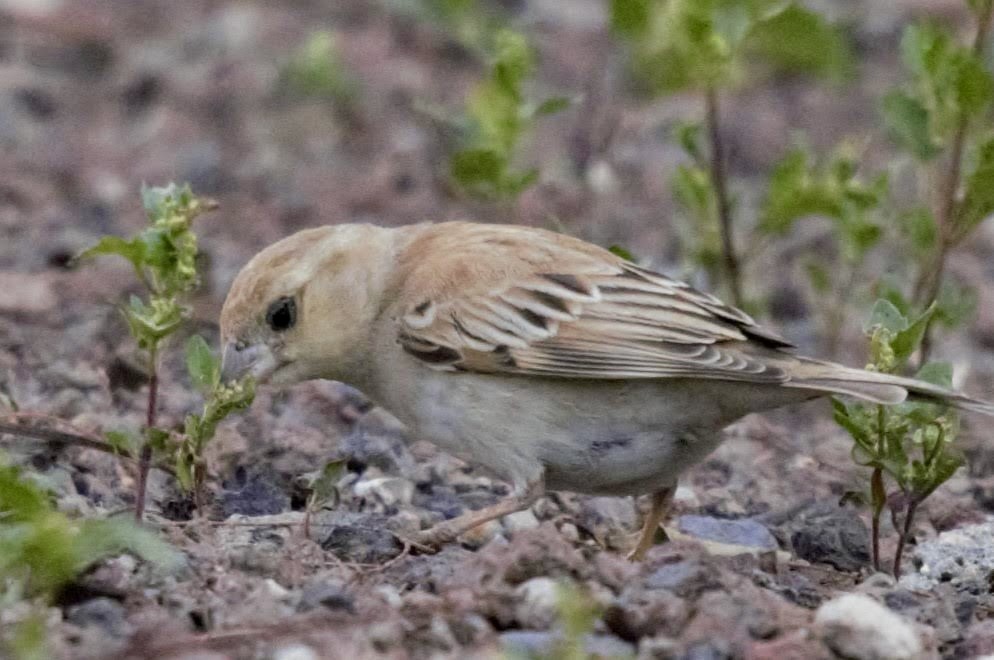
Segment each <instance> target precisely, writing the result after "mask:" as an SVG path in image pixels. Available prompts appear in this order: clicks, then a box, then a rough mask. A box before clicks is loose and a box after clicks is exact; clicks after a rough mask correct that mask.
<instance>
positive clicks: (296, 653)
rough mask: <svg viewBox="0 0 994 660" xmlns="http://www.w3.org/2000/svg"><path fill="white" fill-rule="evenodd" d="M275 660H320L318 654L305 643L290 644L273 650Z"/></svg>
mask: <svg viewBox="0 0 994 660" xmlns="http://www.w3.org/2000/svg"><path fill="white" fill-rule="evenodd" d="M273 660H318V655H317V654H316V653H315V652H314V649H312V648H311V647H309V646H305V645H304V644H288V645H286V646H281V647H279V648H278V649H276V650H275V651H274V652H273Z"/></svg>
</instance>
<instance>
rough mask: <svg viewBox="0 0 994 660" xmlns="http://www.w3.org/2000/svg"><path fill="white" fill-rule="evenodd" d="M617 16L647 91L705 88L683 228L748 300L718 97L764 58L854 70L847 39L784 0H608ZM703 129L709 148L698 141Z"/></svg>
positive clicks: (806, 67)
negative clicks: (686, 226) (688, 221)
mask: <svg viewBox="0 0 994 660" xmlns="http://www.w3.org/2000/svg"><path fill="white" fill-rule="evenodd" d="M610 15H611V25H612V28H613V29H614V31H615V33H616V34H618V35H619V36H621V37H622V38H623V39H624V40H625V42H626V43H627V44H628V46H629V50H630V55H631V57H630V69H631V71H632V74H633V77H634V78H635V80H636V81H637V82H638V83H639V85H640V86H641V88H642V89H643V90H644V91H645V92H646V93H648V94H650V95H653V96H656V95H665V94H671V93H674V92H685V91H696V92H698V93H699V94H701V97H702V100H703V105H704V118H703V122H702V126H696V125H692V127H691V128H689V129H688V128H686V127H684V128H682V129H681V130H680V131H679V134H680V138H681V139H680V142H681V144H682V145H683V146H684V148H685V149H686V150H687V152H688V154H689V155H690V157H691V164H689V165H686V166H683V167H682V168H681V169H680V170H678V172H677V174H676V177H675V181H674V187H675V191H676V195H677V199H678V201H680V202H681V203H682V204H683V206H684V208H685V210H686V211H687V212H688V214H689V215H690V216H691V218H692V221H693V223H692V224H693V228H692V229H690V230H689V231H687V232H685V234H703V235H704V237H705V239H704V240H703V241H697V244H698V247H696V248H694V249H693V254H692V258H696V259H704V261H703V263H701V262H698V263H699V264H700V265H704V266H706V267H707V268H708V269H709V270H711V271H715V270H717V269H716V268H715V266H716V265H717V263H718V262H719V261H720V264H721V272H722V274H723V281H724V285H725V286H726V288H727V289H728V292H729V294H730V295H731V297H732V299H733V301H734V302H735V303H736V304H737V305H740V306H741V305H742V304H743V303H744V299H743V292H742V283H741V264H740V255H739V252H738V249H737V247H736V240H735V231H734V228H733V224H734V223H733V215H734V199H733V198H732V196H731V193H730V190H729V181H728V174H727V164H726V154H725V151H726V149H725V145H724V141H723V139H722V133H721V116H720V115H721V108H720V94H721V93H722V92H723V91H726V90H729V89H734V88H736V87H738V86H739V85H741V84H742V83H743V82H744V81H745V80H747V79H748V78H749V77H750V75H752V76H754V75H755V73H754V70H755V69H756V68H757V67H756V66H755V65H756V64H758V63H762V64H763V65H764V66H765V67H766V68H768V69H773V70H792V71H802V72H807V73H812V74H818V75H829V76H834V77H836V78H841V77H843V76H844V75H845V74H846V73H847V72H848V70H849V69H850V67H851V56H850V53H849V49H848V46H847V44H846V41H845V40H844V39H843V38H842V36H841V33H840V32H839V31H838V30H836V29H835V28H834V27H832V26H830V25H829V24H827V23H826V22H825V21H824V20H823V19H822V18H821V16H820V15H818V14H816V13H814V12H811V11H810V10H808V9H805V8H804V7H803V6H801V5H800V4H798V3H796V2H789V1H784V0H610ZM702 127H703V128H702ZM702 131H706V134H707V139H706V142H707V149H704V148H703V147H702V146H701V145H700V142H701V141H700V140H698V138H697V135H698V134H699V133H700V132H702ZM700 246H703V248H701V247H700Z"/></svg>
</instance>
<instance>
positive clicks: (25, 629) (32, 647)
mask: <svg viewBox="0 0 994 660" xmlns="http://www.w3.org/2000/svg"><path fill="white" fill-rule="evenodd" d="M53 501H54V498H53V496H52V494H51V493H49V492H47V491H46V490H44V489H43V488H42V487H41V486H39V485H38V484H36V483H35V482H33V481H32V480H30V479H29V478H27V477H26V476H25V475H23V474H21V472H20V470H19V469H18V468H17V467H14V466H11V465H8V464H7V463H6V462H5V461H4V460H3V456H2V455H0V610H3V609H4V608H7V607H10V606H11V605H13V604H15V603H17V602H19V601H22V600H24V599H30V601H31V602H32V606H31V607H30V608H26V609H25V608H21V609H20V610H18V611H19V612H21V615H20V618H19V620H18V621H17V622H16V624H15V625H9V626H5V627H3V628H2V629H0V644H2V645H3V646H5V647H7V648H8V649H9V650H10V651H11V653H12V654H13V655H14V656H15V657H18V658H45V657H48V654H47V652H46V649H45V623H44V608H45V607H46V606H48V605H50V604H51V603H52V602H53V601H54V600H55V599H56V597H57V596H58V595H59V592H60V591H61V590H62V589H63V588H64V587H65V586H67V585H68V584H70V583H72V582H73V581H74V580H76V579H77V578H78V577H79V575H80V574H81V573H82V572H83V571H84V570H86V569H87V568H89V567H90V566H92V565H93V564H94V563H96V562H98V561H100V560H101V559H103V558H105V557H109V556H112V555H116V554H119V553H122V552H130V553H133V554H135V555H137V556H139V557H142V558H144V559H146V560H149V561H153V562H155V563H158V564H161V565H168V564H175V563H176V562H177V561H178V559H179V557H178V555H177V554H176V552H175V551H174V550H172V549H171V548H170V547H169V546H168V545H167V544H166V543H164V542H163V541H161V540H159V539H158V538H156V537H155V536H154V535H152V534H151V533H149V532H147V531H145V530H142V529H140V528H139V527H137V526H136V525H135V524H134V523H132V522H131V521H130V520H122V519H117V518H105V519H89V520H72V519H70V518H69V517H67V516H66V515H65V514H63V513H60V512H59V511H58V510H56V508H55V506H54V504H53ZM10 616H11V617H14V616H15V614H14V613H13V610H11V614H10ZM7 620H8V619H7V617H6V616H5V617H4V621H7Z"/></svg>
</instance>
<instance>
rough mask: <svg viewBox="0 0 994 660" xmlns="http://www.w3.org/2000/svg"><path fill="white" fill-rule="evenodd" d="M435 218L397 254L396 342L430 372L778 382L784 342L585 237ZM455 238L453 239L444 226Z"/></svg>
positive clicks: (710, 299)
mask: <svg viewBox="0 0 994 660" xmlns="http://www.w3.org/2000/svg"><path fill="white" fill-rule="evenodd" d="M451 229H452V228H451V227H450V226H447V225H433V226H430V227H428V228H426V230H425V231H424V234H423V236H421V237H420V238H419V239H417V240H415V241H414V243H413V244H412V245H410V246H408V248H407V249H406V251H405V253H404V254H402V255H401V256H400V260H399V261H400V264H401V266H402V271H403V272H404V273H405V279H404V286H403V290H404V291H403V293H402V295H401V297H400V300H399V304H400V305H402V306H403V309H402V312H403V313H402V314H400V315H398V316H399V319H400V325H401V328H400V332H399V335H398V338H399V342H400V344H401V345H402V346H403V348H404V349H405V350H406V351H407V352H408V353H409V354H411V355H413V356H415V357H416V358H418V359H420V360H422V361H423V362H425V363H426V364H427V365H428V366H430V367H432V368H435V369H448V370H453V371H476V372H485V373H501V374H508V375H520V376H540V377H550V378H588V379H626V378H680V377H696V378H715V379H725V380H740V381H748V382H757V383H782V382H785V381H786V380H787V379H788V375H787V372H786V370H785V369H784V368H783V365H784V364H785V363H786V360H788V359H789V358H790V356H789V355H788V354H787V353H784V352H782V351H781V350H779V349H782V348H785V347H788V346H789V344H788V342H786V341H785V340H784V339H782V338H781V337H780V336H779V335H777V334H775V333H773V332H770V331H768V330H765V329H763V328H761V327H759V326H758V325H757V324H756V323H755V322H754V321H753V320H752V319H751V318H750V317H749V316H748V315H747V314H745V313H744V312H742V311H741V310H738V309H735V308H733V307H729V306H727V305H725V304H724V303H722V302H721V301H720V300H719V299H718V298H716V297H714V296H712V295H710V294H706V293H703V292H700V291H697V290H695V289H693V288H691V287H690V286H689V285H687V284H685V283H683V282H679V281H677V280H673V279H670V278H668V277H666V276H665V275H661V274H659V273H655V272H652V271H650V270H646V269H644V268H640V267H638V266H635V265H634V264H630V263H628V262H626V261H623V260H621V259H620V258H618V257H616V256H615V255H613V254H611V253H609V252H607V251H605V250H601V249H600V248H596V247H594V246H591V245H589V244H586V243H583V242H581V241H577V240H575V239H571V238H568V237H564V236H561V235H558V234H552V233H550V232H544V231H541V230H535V229H524V228H519V227H502V226H494V225H467V224H461V227H460V230H459V231H457V232H452V231H451ZM447 234H448V235H458V236H460V238H461V241H460V244H459V245H450V244H448V243H447V240H446V235H447Z"/></svg>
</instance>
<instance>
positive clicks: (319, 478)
mask: <svg viewBox="0 0 994 660" xmlns="http://www.w3.org/2000/svg"><path fill="white" fill-rule="evenodd" d="M344 472H345V460H344V459H336V460H332V461H328V462H327V463H325V464H324V467H323V468H321V469H320V470H318V471H317V472H312V473H310V474H307V475H301V477H302V479H303V480H305V481H306V488H307V490H308V491H310V494H309V495H308V496H307V507H306V509H305V511H304V536H305V537H307V538H310V537H311V518H312V517H313V516H314V513H315V512H317V511H319V510H320V509H324V508H334V507H336V506H338V503H339V501H340V499H341V494H340V493H339V492H338V480H339V479H340V478H341V477H342V473H344Z"/></svg>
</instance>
